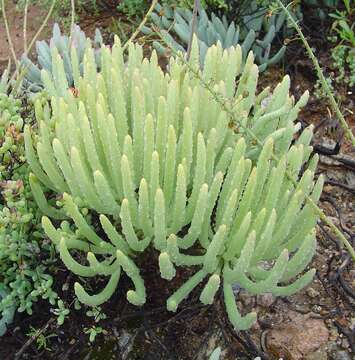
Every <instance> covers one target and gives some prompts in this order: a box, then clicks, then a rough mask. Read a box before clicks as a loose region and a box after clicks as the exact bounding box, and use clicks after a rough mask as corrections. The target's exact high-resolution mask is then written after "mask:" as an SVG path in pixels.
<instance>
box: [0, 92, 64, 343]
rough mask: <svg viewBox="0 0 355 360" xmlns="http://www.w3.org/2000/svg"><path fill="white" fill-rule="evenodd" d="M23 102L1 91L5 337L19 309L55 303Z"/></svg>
mask: <svg viewBox="0 0 355 360" xmlns="http://www.w3.org/2000/svg"><path fill="white" fill-rule="evenodd" d="M23 125H24V120H23V119H22V117H21V101H20V100H18V99H15V98H14V97H13V96H12V95H6V94H4V93H0V144H1V145H0V160H1V164H0V336H2V335H3V334H4V333H5V331H6V329H7V326H8V325H9V324H10V323H11V321H12V318H13V316H14V312H15V310H17V311H20V312H22V311H26V312H27V313H29V314H30V313H31V312H32V305H33V303H34V302H35V301H37V300H38V299H39V298H42V299H48V300H49V301H50V302H51V303H54V302H55V299H56V297H57V294H56V293H55V292H54V291H53V289H52V284H53V279H52V277H51V276H50V275H49V274H48V273H47V267H46V264H45V260H44V258H45V257H44V254H45V252H49V250H51V249H52V246H51V244H47V245H46V244H45V242H44V234H43V230H42V229H41V226H40V217H41V214H40V212H39V209H38V206H37V205H36V203H35V201H34V200H33V195H32V193H31V190H30V185H29V182H28V173H29V167H28V165H27V164H26V162H25V156H24V155H25V146H24V138H23Z"/></svg>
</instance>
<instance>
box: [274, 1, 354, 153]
mask: <svg viewBox="0 0 355 360" xmlns="http://www.w3.org/2000/svg"><path fill="white" fill-rule="evenodd" d="M277 3H278V4H279V5H280V6H281V8H282V10H283V11H284V12H285V14H286V15H287V17H288V19H289V20H290V22H291V24H292V26H293V27H294V28H295V30H296V31H297V33H298V35H299V37H300V38H301V40H302V42H303V45H304V47H305V48H306V50H307V53H308V56H309V57H310V59H311V60H312V62H313V65H314V67H315V69H316V71H317V75H318V78H319V80H320V81H321V84H322V88H323V90H324V92H325V93H326V95H327V97H328V99H329V102H330V106H331V107H332V109H333V111H334V112H335V114H336V116H337V118H338V120H339V121H340V125H341V127H342V128H343V129H344V131H345V134H346V135H347V136H348V138H349V139H350V140H351V143H352V145H353V146H355V137H354V134H353V133H352V131H351V129H350V128H349V125H348V124H347V122H346V120H345V118H344V116H343V114H342V112H341V111H340V109H339V106H338V104H337V102H336V100H335V97H334V95H333V93H332V90H331V89H330V86H329V84H328V83H327V81H326V79H325V77H324V75H323V72H322V69H321V67H320V65H319V62H318V60H317V58H316V56H315V55H314V53H313V50H312V49H311V47H310V46H309V44H308V41H307V39H306V38H305V36H304V35H303V32H302V30H301V28H300V27H299V26H298V24H297V22H296V21H295V19H294V18H293V17H292V16H291V14H290V12H289V11H288V9H287V7H286V6H285V5H284V4H283V3H282V1H281V0H277Z"/></svg>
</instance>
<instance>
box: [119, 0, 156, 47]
mask: <svg viewBox="0 0 355 360" xmlns="http://www.w3.org/2000/svg"><path fill="white" fill-rule="evenodd" d="M157 3H158V0H153V1H152V4H151V5H150V8H149V10H148V12H147V13H146V14H145V16H144V18H143V20H142V22H141V23H140V24H139V26H138V27H137V29H136V31H135V32H134V33H133V34H132V35H131V37H130V38H129V39H128V41H127V42H126V43H125V44H124V46H123V48H122V50H123V51H125V50H126V49H127V47H128V44H129V43H130V42H132V41H133V40H134V39H135V38H136V37H137V35H138V34H139V33H140V32H141V29H142V27H143V26H144V25H145V23H146V22H147V20H148V18H149V16H150V14H151V13H152V12H153V10H154V8H155V6H156V5H157Z"/></svg>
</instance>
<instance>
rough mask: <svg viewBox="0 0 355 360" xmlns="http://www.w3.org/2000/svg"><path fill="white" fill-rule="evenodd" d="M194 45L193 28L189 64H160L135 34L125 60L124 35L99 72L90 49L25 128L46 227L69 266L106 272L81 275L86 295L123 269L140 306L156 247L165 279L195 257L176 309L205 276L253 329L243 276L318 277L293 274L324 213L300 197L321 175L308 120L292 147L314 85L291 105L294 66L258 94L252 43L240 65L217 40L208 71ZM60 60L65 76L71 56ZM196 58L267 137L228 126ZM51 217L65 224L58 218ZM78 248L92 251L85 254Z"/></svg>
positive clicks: (52, 82) (255, 282)
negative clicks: (92, 282) (92, 284)
mask: <svg viewBox="0 0 355 360" xmlns="http://www.w3.org/2000/svg"><path fill="white" fill-rule="evenodd" d="M199 54H200V52H199V49H198V42H197V40H196V38H195V41H194V43H193V46H192V53H191V58H190V60H189V61H190V65H189V66H186V64H185V62H183V61H181V60H180V59H174V58H171V60H170V64H169V73H167V74H164V73H163V71H162V70H161V69H160V67H159V66H158V61H157V55H156V53H155V52H153V54H152V56H151V58H150V60H147V59H143V49H142V47H140V46H139V45H133V44H129V56H128V59H127V62H126V63H125V64H124V59H123V50H122V47H121V44H120V42H119V40H118V39H117V38H116V39H115V43H114V45H113V47H112V50H111V49H108V48H105V47H102V49H101V56H102V69H101V72H100V73H98V72H97V69H96V66H95V61H94V57H93V49H92V48H87V50H86V53H85V55H84V61H83V63H84V71H83V76H79V77H77V78H74V83H75V87H76V90H77V91H76V93H75V94H73V92H71V91H69V90H68V89H67V87H68V84H66V83H65V79H64V81H60V82H58V81H57V79H55V78H51V77H50V75H49V74H48V73H47V74H44V73H43V74H42V76H43V77H45V78H46V81H44V84H45V86H46V91H47V92H48V93H49V95H51V102H50V108H51V109H52V112H50V111H48V109H49V107H48V106H47V107H43V106H41V104H39V103H37V107H36V110H37V111H36V117H37V121H38V124H39V129H40V130H39V134H38V137H35V138H34V139H32V136H31V131H30V128H29V127H28V126H27V127H26V129H25V142H26V155H27V159H28V161H29V163H30V166H31V168H32V171H33V174H32V175H31V176H30V183H31V187H32V192H33V194H34V197H35V198H36V200H37V202H38V205H39V207H40V208H41V209H42V211H43V212H44V213H46V214H47V215H48V216H47V217H43V218H42V224H43V228H44V230H45V232H46V233H47V235H48V237H49V238H51V239H52V241H53V242H54V244H55V245H56V247H57V249H58V251H59V253H60V257H61V259H62V261H63V262H64V264H65V265H66V266H67V267H68V269H70V270H71V271H72V272H74V273H75V274H77V275H79V276H81V277H94V276H106V277H108V282H107V284H106V286H105V287H104V288H103V289H102V290H101V291H99V292H98V293H97V294H89V293H87V292H86V290H85V289H84V287H83V286H82V285H81V284H79V283H75V293H76V295H77V297H78V299H79V300H80V301H81V302H83V303H85V304H87V305H91V306H94V305H100V304H101V303H103V302H105V301H107V300H108V299H109V298H110V297H111V296H112V294H113V293H114V292H115V290H116V287H117V285H118V283H119V279H120V276H121V273H122V272H124V273H125V274H126V275H127V276H128V277H129V278H130V279H131V280H132V283H133V288H132V289H131V290H129V291H128V292H127V299H128V301H129V302H131V303H132V304H135V305H143V304H144V303H145V301H146V290H145V285H144V280H143V278H142V276H141V274H140V269H139V267H138V266H137V263H136V261H135V258H136V257H137V256H139V255H140V254H142V255H141V256H143V254H144V253H146V251H147V249H148V247H151V248H153V249H155V250H156V251H157V252H158V253H159V268H160V273H161V276H162V278H164V279H167V280H171V279H172V278H173V277H174V276H175V273H176V267H179V266H181V267H184V268H186V267H196V268H197V270H196V272H195V274H194V275H193V276H192V277H191V278H190V279H188V280H187V282H186V283H185V284H183V285H182V286H181V287H180V288H179V289H177V290H176V291H175V292H174V293H173V294H172V295H171V296H170V297H169V299H168V300H167V308H168V309H169V310H171V311H176V309H177V307H178V306H179V304H180V303H181V301H182V300H183V299H185V298H186V297H188V295H189V293H190V292H191V291H192V290H193V289H194V288H195V287H196V286H197V285H198V284H199V283H201V282H202V281H204V282H205V286H204V288H203V290H202V293H201V296H200V299H201V301H202V302H203V303H204V304H209V303H212V302H213V299H214V296H215V294H216V292H217V291H218V289H219V288H220V287H222V288H223V292H224V300H225V304H226V309H227V313H228V316H229V319H230V321H231V322H232V323H233V325H234V326H235V327H236V328H238V329H246V328H248V327H250V326H251V324H252V323H253V322H254V321H255V319H256V314H255V313H251V314H248V315H246V316H241V315H240V313H239V311H238V309H237V306H236V303H235V295H234V290H235V288H236V287H242V288H244V289H246V290H247V291H249V292H250V293H251V294H259V293H264V292H271V293H273V294H274V295H288V294H292V293H294V292H296V291H297V290H299V289H300V288H302V287H303V286H305V285H306V284H308V283H309V282H310V281H311V279H312V277H313V274H314V270H309V271H307V272H306V273H305V274H303V275H301V276H300V277H299V278H298V279H297V280H296V281H295V282H294V283H290V280H291V279H293V278H295V277H297V276H298V275H299V274H300V273H301V272H303V270H304V268H305V267H306V266H307V264H308V262H309V261H310V259H311V258H312V255H313V253H314V251H315V232H314V226H315V223H316V220H317V215H316V214H314V213H313V211H312V208H311V207H310V206H309V205H308V204H307V203H306V202H305V197H306V196H307V195H308V194H310V196H311V197H312V198H313V200H314V201H317V200H318V198H319V196H320V192H321V189H322V178H319V179H318V181H317V182H316V183H314V182H313V176H314V171H315V167H316V164H317V158H316V157H313V158H312V159H309V158H310V154H311V147H310V146H309V143H310V140H311V137H312V128H307V129H306V130H304V131H303V133H302V134H301V135H300V137H299V139H298V140H297V141H296V142H295V143H294V145H292V146H291V143H292V141H293V135H294V132H295V131H296V130H297V127H295V125H294V121H295V119H296V117H297V113H298V111H299V109H300V107H301V106H302V105H303V104H304V103H305V99H306V97H307V95H305V96H304V97H303V98H302V99H301V100H300V101H299V102H298V103H296V104H295V103H294V100H293V98H292V97H290V96H289V94H288V90H289V79H288V77H285V79H284V80H283V81H282V82H281V83H280V84H279V85H278V86H277V87H276V89H275V91H274V92H273V93H272V94H269V90H265V91H262V92H261V93H259V94H258V95H256V85H257V76H258V67H257V66H256V65H255V64H254V63H253V56H252V54H249V56H248V58H247V60H246V63H245V65H242V50H241V47H240V46H237V47H230V48H229V49H228V50H223V49H222V47H221V45H220V44H218V45H216V46H212V47H211V48H210V49H208V50H207V53H206V60H205V66H204V68H203V70H198V69H199V63H200V58H199ZM74 58H75V57H74ZM56 64H57V65H58V69H57V71H58V72H59V75H60V74H61V73H63V71H64V70H63V60H62V59H58V63H56ZM76 66H77V64H76ZM190 67H193V68H195V69H197V70H196V71H201V77H202V78H203V79H204V81H206V82H207V83H211V82H214V83H215V85H214V90H215V91H216V92H218V93H219V94H221V95H223V97H225V98H226V99H227V101H228V103H229V104H230V106H231V108H233V112H234V113H235V116H236V117H237V118H238V119H239V120H240V122H241V123H242V124H244V126H245V127H248V128H249V129H253V131H255V132H256V133H257V135H258V137H259V138H260V139H261V141H262V142H263V147H262V149H259V150H258V151H257V150H256V148H255V147H253V146H254V145H255V144H254V145H253V139H251V138H248V134H246V133H245V134H243V133H242V132H241V131H240V129H237V128H235V127H234V126H233V123H232V122H231V119H230V118H229V116H228V114H227V113H226V112H225V111H223V109H221V107H220V103H219V102H218V101H214V100H213V99H211V94H210V92H209V91H208V89H206V87H205V86H203V85H202V84H201V82H200V80H199V79H198V78H196V77H195V76H194V75H193V73H192V72H191V70H190ZM74 73H76V71H75V70H74ZM236 78H237V80H235V79H236ZM62 80H63V79H62ZM60 94H61V95H60ZM46 109H47V110H46ZM290 146H291V147H290ZM273 152H275V153H276V154H278V155H279V157H280V160H279V161H276V160H274V159H273V158H272V153H273ZM307 162H308V165H305V164H306V163H307ZM303 167H306V168H308V169H307V170H306V171H305V172H304V173H303V174H301V175H300V180H299V183H298V185H297V186H294V185H293V184H292V182H291V181H289V180H288V178H287V176H286V173H291V174H292V175H293V176H297V175H298V174H299V173H300V171H301V169H302V168H303ZM46 189H51V190H53V191H55V192H57V193H58V194H62V200H61V203H58V202H57V203H53V202H52V201H51V200H47V199H46V197H45V191H46ZM60 204H62V207H59V208H58V207H56V205H60ZM96 213H98V214H99V217H98V220H97V221H96V220H95V214H96ZM50 218H52V219H56V220H63V221H62V225H61V226H60V227H57V228H56V227H55V226H54V225H53V223H52V222H51V220H50ZM70 221H73V222H74V224H75V227H76V228H77V230H76V231H74V230H73V229H72V228H71V227H70V226H69V224H70ZM76 252H81V253H84V254H86V259H87V261H86V262H85V263H82V262H81V261H78V258H77V257H76V256H75V255H74V254H75V253H76Z"/></svg>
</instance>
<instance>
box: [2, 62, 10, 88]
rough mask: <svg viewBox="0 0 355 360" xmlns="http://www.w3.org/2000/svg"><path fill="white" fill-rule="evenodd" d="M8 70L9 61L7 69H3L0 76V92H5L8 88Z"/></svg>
mask: <svg viewBox="0 0 355 360" xmlns="http://www.w3.org/2000/svg"><path fill="white" fill-rule="evenodd" d="M9 72H10V62H9V65H8V67H7V69H5V70H4V71H3V73H2V74H1V76H0V94H6V93H7V91H8V89H9Z"/></svg>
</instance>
